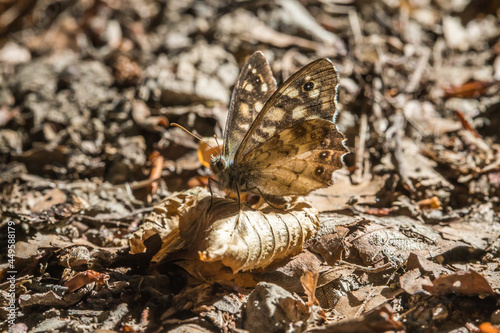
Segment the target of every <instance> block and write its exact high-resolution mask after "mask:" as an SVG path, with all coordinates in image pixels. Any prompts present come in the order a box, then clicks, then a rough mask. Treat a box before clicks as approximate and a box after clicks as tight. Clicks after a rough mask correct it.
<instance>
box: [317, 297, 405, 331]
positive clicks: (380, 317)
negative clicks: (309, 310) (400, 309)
mask: <svg viewBox="0 0 500 333" xmlns="http://www.w3.org/2000/svg"><path fill="white" fill-rule="evenodd" d="M403 330H404V326H403V324H401V323H400V322H399V321H397V320H395V319H394V312H393V311H392V308H391V307H390V306H389V305H387V304H383V305H381V306H379V307H378V308H376V309H374V310H372V311H370V312H369V313H367V314H365V315H363V316H361V317H358V318H354V319H351V320H342V321H340V322H338V323H335V324H332V325H328V326H327V327H324V328H317V329H312V330H308V332H311V333H313V332H315V333H320V332H324V333H329V332H332V333H333V332H335V333H356V332H365V333H376V332H386V331H391V332H394V331H403Z"/></svg>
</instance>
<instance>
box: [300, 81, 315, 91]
mask: <svg viewBox="0 0 500 333" xmlns="http://www.w3.org/2000/svg"><path fill="white" fill-rule="evenodd" d="M302 89H304V91H311V90H313V89H314V82H312V81H309V82H306V83H304V85H303V86H302Z"/></svg>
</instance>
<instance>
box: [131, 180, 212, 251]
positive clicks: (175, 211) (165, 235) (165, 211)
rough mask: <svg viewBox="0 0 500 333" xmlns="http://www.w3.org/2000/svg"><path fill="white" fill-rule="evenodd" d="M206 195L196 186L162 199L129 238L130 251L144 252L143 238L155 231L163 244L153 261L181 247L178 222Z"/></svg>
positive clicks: (182, 245)
mask: <svg viewBox="0 0 500 333" xmlns="http://www.w3.org/2000/svg"><path fill="white" fill-rule="evenodd" d="M208 195H210V194H209V193H208V191H207V190H205V189H203V188H201V187H197V188H193V189H190V190H187V191H184V192H175V193H173V194H172V195H170V196H168V197H166V198H165V199H163V200H162V201H161V202H160V203H159V204H158V205H156V206H155V207H154V208H153V211H152V212H151V213H150V214H149V215H148V216H147V217H146V219H145V220H144V222H143V223H142V224H141V226H140V228H139V230H137V231H136V232H135V233H134V236H133V238H131V239H130V240H129V244H130V247H131V253H142V252H145V251H146V247H145V246H144V244H143V242H144V240H146V239H147V238H149V237H151V236H152V235H153V234H156V233H158V234H159V235H160V237H161V238H162V241H163V246H162V249H161V250H160V252H159V253H158V254H157V255H156V256H155V258H156V259H155V260H154V261H159V260H161V258H163V257H164V256H165V255H166V254H168V253H171V252H173V251H176V250H179V249H181V248H183V247H184V243H183V241H182V239H181V238H179V224H180V223H181V220H182V219H183V218H184V215H185V213H186V212H187V211H188V210H189V209H192V208H193V207H195V206H196V205H197V204H198V202H199V200H201V199H203V198H204V197H206V196H208Z"/></svg>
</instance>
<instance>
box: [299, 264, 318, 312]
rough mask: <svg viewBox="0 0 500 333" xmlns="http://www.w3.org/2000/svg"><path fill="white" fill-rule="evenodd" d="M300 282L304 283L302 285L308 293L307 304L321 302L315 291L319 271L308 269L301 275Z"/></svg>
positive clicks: (311, 304)
mask: <svg viewBox="0 0 500 333" xmlns="http://www.w3.org/2000/svg"><path fill="white" fill-rule="evenodd" d="M300 282H301V283H302V287H304V291H305V292H306V295H307V303H306V305H307V306H313V305H314V304H319V302H318V300H317V299H316V296H314V292H315V291H316V286H317V285H318V273H317V272H315V273H313V272H310V271H306V272H304V275H302V276H301V277H300Z"/></svg>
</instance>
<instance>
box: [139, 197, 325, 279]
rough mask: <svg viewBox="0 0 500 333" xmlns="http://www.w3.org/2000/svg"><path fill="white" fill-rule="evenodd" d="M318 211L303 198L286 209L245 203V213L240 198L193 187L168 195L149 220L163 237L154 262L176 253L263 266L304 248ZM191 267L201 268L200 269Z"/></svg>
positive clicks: (234, 266) (235, 267)
mask: <svg viewBox="0 0 500 333" xmlns="http://www.w3.org/2000/svg"><path fill="white" fill-rule="evenodd" d="M317 215H318V212H317V211H316V209H315V208H313V207H312V206H311V205H310V204H309V203H308V202H306V201H305V200H304V199H298V200H297V201H295V202H293V203H291V204H290V207H289V208H288V209H287V210H279V209H274V208H271V207H266V208H263V209H262V210H254V209H252V208H250V207H248V206H247V205H246V204H243V205H242V211H241V214H240V206H239V205H238V203H237V202H236V201H235V200H231V199H222V198H218V197H215V196H214V197H212V196H211V195H210V194H209V192H208V191H205V190H197V189H196V188H193V189H190V190H188V191H185V192H181V193H175V194H173V195H171V196H169V197H168V198H166V199H165V200H163V201H162V202H161V203H160V204H159V205H158V206H156V207H155V209H154V211H153V212H152V213H151V214H150V215H149V216H148V217H147V218H146V221H145V222H146V225H148V228H147V229H153V228H154V229H155V230H156V231H157V232H158V233H159V234H160V235H161V237H162V241H163V246H162V249H161V250H160V251H159V252H158V253H157V254H156V255H155V256H154V258H153V261H154V262H159V261H162V260H163V259H165V258H166V256H167V255H168V256H170V255H171V254H173V252H176V253H177V254H176V256H175V257H176V259H185V260H190V261H191V260H193V258H199V259H201V260H202V261H205V262H216V261H220V262H221V263H222V264H223V265H225V266H226V267H229V268H231V270H232V271H233V272H234V273H236V272H239V271H248V270H252V269H257V268H264V267H266V266H268V265H269V264H271V263H274V262H277V261H279V260H282V259H284V258H286V257H288V256H291V255H295V254H297V253H299V252H300V251H302V248H303V245H304V243H305V242H306V241H307V240H308V239H310V238H311V237H312V236H313V235H315V233H316V230H317V229H318V228H319V221H318V216H317ZM180 250H182V252H179V251H180ZM194 262H196V260H195V261H194ZM198 263H200V262H198ZM189 266H190V267H192V266H193V265H189ZM195 266H197V265H196V264H195ZM198 267H200V269H201V270H202V271H203V269H202V268H201V266H200V265H198ZM192 268H193V267H192ZM189 271H190V272H192V273H193V272H194V273H196V269H190V270H189ZM194 275H196V274H194Z"/></svg>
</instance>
